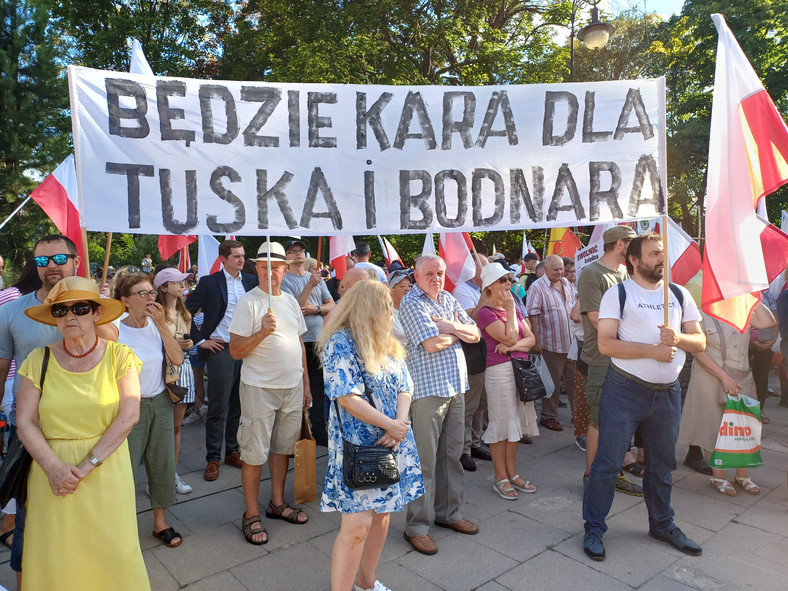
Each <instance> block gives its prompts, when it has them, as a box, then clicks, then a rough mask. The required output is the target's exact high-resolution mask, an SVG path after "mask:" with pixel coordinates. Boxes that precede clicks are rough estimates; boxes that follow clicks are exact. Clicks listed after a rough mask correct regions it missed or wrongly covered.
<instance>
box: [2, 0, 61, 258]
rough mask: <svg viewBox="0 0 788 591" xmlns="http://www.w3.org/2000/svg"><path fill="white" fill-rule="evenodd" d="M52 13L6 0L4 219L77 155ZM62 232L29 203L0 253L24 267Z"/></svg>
mask: <svg viewBox="0 0 788 591" xmlns="http://www.w3.org/2000/svg"><path fill="white" fill-rule="evenodd" d="M62 52H63V47H62V45H61V44H59V43H58V42H57V36H56V35H55V33H54V31H53V30H52V28H51V26H50V23H49V17H48V15H47V12H46V10H45V9H44V8H42V7H41V5H40V4H39V3H38V2H35V1H33V0H0V118H2V124H0V220H5V219H6V218H7V217H8V216H9V215H10V214H11V212H13V211H14V209H16V207H17V206H18V205H19V204H21V203H22V201H23V200H24V199H25V197H27V195H29V194H30V191H32V190H33V189H34V188H35V187H36V185H38V183H39V182H40V181H41V179H42V178H43V177H44V175H46V174H48V173H49V172H51V171H52V170H53V169H54V168H55V167H56V166H57V165H58V164H60V162H61V161H62V159H63V158H65V157H66V155H67V154H68V152H69V149H70V148H69V131H70V128H71V122H70V120H69V118H68V111H67V109H68V89H67V86H66V81H65V79H64V77H63V73H62V68H61V66H60V63H59V60H60V59H61V57H62ZM53 229H54V226H53V225H52V223H51V222H50V221H49V219H48V218H47V217H46V215H44V213H43V211H41V209H40V208H39V207H38V206H37V205H36V204H35V203H29V204H27V205H26V206H25V207H24V208H23V209H22V210H21V211H20V212H19V213H18V214H17V215H16V216H15V218H14V219H13V220H12V221H11V222H9V223H8V224H7V225H6V226H5V227H4V228H3V231H2V235H0V253H2V254H3V256H4V257H6V259H8V260H9V262H10V263H11V264H12V265H16V266H18V265H19V264H21V263H20V261H21V262H23V261H22V258H23V257H24V254H25V252H26V251H28V250H29V249H30V247H31V246H32V242H34V241H35V238H34V237H35V236H41V235H42V234H46V233H49V232H51V231H52V230H53Z"/></svg>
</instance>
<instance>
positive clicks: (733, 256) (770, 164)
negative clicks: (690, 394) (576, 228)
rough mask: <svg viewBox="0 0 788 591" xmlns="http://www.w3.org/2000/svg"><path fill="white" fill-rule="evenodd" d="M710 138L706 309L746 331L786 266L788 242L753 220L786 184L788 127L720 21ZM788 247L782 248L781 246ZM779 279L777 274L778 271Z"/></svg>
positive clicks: (716, 19)
mask: <svg viewBox="0 0 788 591" xmlns="http://www.w3.org/2000/svg"><path fill="white" fill-rule="evenodd" d="M711 18H712V20H713V21H714V25H715V26H716V27H717V32H718V34H719V40H718V43H717V64H716V70H715V74H714V98H713V102H712V109H711V134H710V137H709V166H708V175H707V176H708V188H707V196H706V244H705V249H706V256H705V258H704V261H703V267H704V272H703V296H702V308H703V310H704V311H705V312H707V313H708V314H711V315H712V316H715V317H717V318H719V319H720V320H723V321H725V322H727V323H728V324H730V325H731V326H734V327H735V328H737V329H738V330H740V331H744V329H745V327H746V326H747V322H748V321H749V317H750V314H751V313H752V310H753V308H754V307H755V305H756V304H757V303H758V302H759V301H760V294H759V293H758V292H760V291H761V290H763V289H766V288H767V287H768V286H769V282H770V280H771V279H772V278H773V277H772V276H771V273H772V272H773V269H772V268H773V266H774V264H773V263H771V262H769V261H767V260H765V259H764V254H768V255H769V257H770V258H771V257H777V256H781V257H782V263H781V266H782V267H784V266H785V254H783V253H785V252H787V251H788V249H786V244H788V236H786V235H785V234H783V233H782V232H780V231H779V230H778V229H777V228H776V227H774V226H772V225H771V224H769V223H768V222H767V221H765V220H764V219H762V218H759V217H758V216H757V215H756V209H757V206H758V202H759V201H760V200H761V199H763V198H764V197H765V196H766V195H768V194H769V193H771V192H773V191H774V190H776V189H777V188H778V187H780V186H782V185H783V184H785V183H786V182H788V127H786V125H785V122H784V121H783V119H782V117H781V116H780V114H779V113H778V112H777V109H776V107H775V106H774V103H773V102H772V100H771V98H770V97H769V95H768V94H767V92H766V90H765V89H764V87H763V84H761V81H760V80H759V79H758V75H757V74H756V73H755V70H753V68H752V66H751V65H750V63H749V61H748V60H747V57H746V56H745V55H744V52H742V50H741V47H739V44H738V43H737V41H736V38H735V37H734V36H733V33H731V31H730V29H728V26H727V25H726V23H725V19H724V18H723V16H722V15H720V14H713V15H712V17H711ZM784 243H785V244H784ZM776 272H779V271H776Z"/></svg>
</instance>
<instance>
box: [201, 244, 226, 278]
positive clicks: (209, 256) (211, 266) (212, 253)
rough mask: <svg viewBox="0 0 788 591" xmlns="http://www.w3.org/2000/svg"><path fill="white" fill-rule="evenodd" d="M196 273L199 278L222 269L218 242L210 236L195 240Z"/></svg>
mask: <svg viewBox="0 0 788 591" xmlns="http://www.w3.org/2000/svg"><path fill="white" fill-rule="evenodd" d="M197 240H198V242H197V272H198V273H199V274H200V276H201V277H206V276H208V275H210V274H211V273H216V272H217V271H220V270H221V269H222V259H220V258H219V241H218V240H217V239H216V238H214V237H213V236H211V235H210V234H209V235H207V236H199V237H198V238H197Z"/></svg>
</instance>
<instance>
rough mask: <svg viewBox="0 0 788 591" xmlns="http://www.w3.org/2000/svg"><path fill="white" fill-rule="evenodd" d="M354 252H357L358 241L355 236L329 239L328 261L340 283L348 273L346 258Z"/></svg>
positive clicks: (331, 237)
mask: <svg viewBox="0 0 788 591" xmlns="http://www.w3.org/2000/svg"><path fill="white" fill-rule="evenodd" d="M354 250H356V241H355V240H354V239H353V236H330V237H329V239H328V260H329V262H330V263H331V266H332V267H334V271H336V274H337V279H339V280H340V281H341V280H342V278H343V277H344V276H345V273H346V272H347V259H346V258H345V257H347V255H348V254H350V253H351V252H353V251H354Z"/></svg>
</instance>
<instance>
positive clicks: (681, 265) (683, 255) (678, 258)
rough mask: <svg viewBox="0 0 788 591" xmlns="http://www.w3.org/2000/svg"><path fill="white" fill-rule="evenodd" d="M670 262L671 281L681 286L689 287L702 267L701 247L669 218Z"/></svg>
mask: <svg viewBox="0 0 788 591" xmlns="http://www.w3.org/2000/svg"><path fill="white" fill-rule="evenodd" d="M655 228H656V225H655ZM668 261H669V263H670V280H671V281H672V282H673V283H678V284H679V285H687V281H689V280H690V279H692V278H693V277H695V275H697V274H698V271H700V270H701V267H702V262H701V258H700V245H699V244H698V243H697V242H695V241H694V240H693V239H692V238H690V236H689V234H687V233H686V232H685V231H684V229H683V228H682V227H681V226H679V225H678V224H677V223H676V222H674V221H673V219H672V218H668Z"/></svg>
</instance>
